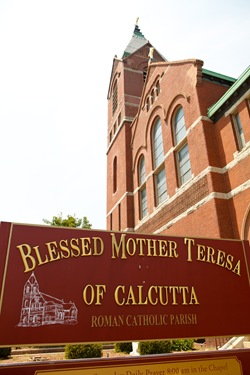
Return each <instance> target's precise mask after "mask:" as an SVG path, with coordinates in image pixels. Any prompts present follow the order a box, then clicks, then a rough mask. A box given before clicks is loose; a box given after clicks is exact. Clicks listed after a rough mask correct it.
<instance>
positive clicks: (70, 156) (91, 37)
mask: <svg viewBox="0 0 250 375" xmlns="http://www.w3.org/2000/svg"><path fill="white" fill-rule="evenodd" d="M152 6H153V8H152ZM137 17H139V23H138V25H139V28H140V30H141V32H142V33H143V34H144V36H145V38H146V39H148V40H149V41H150V43H151V44H152V45H153V46H154V47H155V48H156V49H157V50H158V51H159V52H160V53H161V54H162V55H163V56H164V57H165V58H166V59H167V60H170V61H175V60H184V59H189V58H197V59H200V60H202V61H204V65H203V66H204V68H206V69H209V70H212V71H215V72H218V73H222V74H225V75H228V76H231V77H235V78H238V77H239V76H240V75H241V73H242V72H243V71H244V70H245V69H246V68H247V67H248V65H249V63H250V48H249V40H250V26H249V19H250V1H249V0H237V1H236V0H219V1H218V0H175V1H170V0H155V1H154V2H152V1H149V0H137V1H131V0H127V1H119V0H106V1H103V0H92V1H85V0H0V129H1V136H0V140H1V143H0V144H1V146H0V170H1V184H0V221H11V222H18V223H29V224H44V223H43V219H48V220H51V219H52V217H53V216H57V215H60V213H62V216H63V217H66V216H67V215H76V217H78V218H82V217H83V216H87V218H88V220H89V221H90V223H91V224H92V228H93V229H106V178H108V176H106V151H107V93H108V86H109V80H110V74H111V68H112V63H113V58H114V56H115V55H117V56H118V57H119V58H121V56H122V53H123V51H124V50H125V48H126V46H127V44H128V43H129V41H130V39H131V37H132V34H133V30H134V25H135V22H136V19H137Z"/></svg>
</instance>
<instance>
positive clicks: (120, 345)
mask: <svg viewBox="0 0 250 375" xmlns="http://www.w3.org/2000/svg"><path fill="white" fill-rule="evenodd" d="M132 350H133V347H132V342H117V343H115V352H118V353H119V352H121V353H126V354H128V353H130V352H132Z"/></svg>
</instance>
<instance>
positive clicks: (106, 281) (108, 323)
mask: <svg viewBox="0 0 250 375" xmlns="http://www.w3.org/2000/svg"><path fill="white" fill-rule="evenodd" d="M249 263H250V262H249V244H248V242H246V241H245V242H242V241H236V240H217V239H206V238H188V237H186V238H185V237H167V236H158V235H144V234H134V233H133V234H132V233H121V232H108V231H95V230H86V229H73V228H59V227H48V226H32V225H23V224H13V223H1V225H0V278H1V294H0V331H1V335H0V345H1V346H19V345H26V344H28V345H41V344H66V343H81V342H84V343H86V342H101V343H103V342H116V341H143V340H160V339H171V338H188V337H192V338H195V337H207V336H233V335H247V334H250V321H249V317H248V311H249V308H250V287H249V286H250V280H249Z"/></svg>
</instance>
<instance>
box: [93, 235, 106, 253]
mask: <svg viewBox="0 0 250 375" xmlns="http://www.w3.org/2000/svg"><path fill="white" fill-rule="evenodd" d="M93 243H94V251H93V255H102V254H103V251H104V243H103V240H102V239H101V238H100V237H93ZM98 243H99V246H98Z"/></svg>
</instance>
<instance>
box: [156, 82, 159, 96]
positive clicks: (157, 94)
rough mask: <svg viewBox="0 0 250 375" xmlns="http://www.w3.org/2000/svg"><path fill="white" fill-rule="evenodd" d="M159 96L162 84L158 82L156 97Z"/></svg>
mask: <svg viewBox="0 0 250 375" xmlns="http://www.w3.org/2000/svg"><path fill="white" fill-rule="evenodd" d="M159 94H160V82H159V81H157V82H156V86H155V96H156V97H157V96H159Z"/></svg>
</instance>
